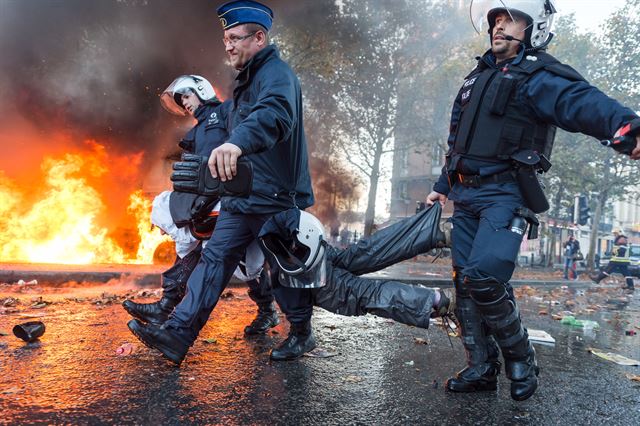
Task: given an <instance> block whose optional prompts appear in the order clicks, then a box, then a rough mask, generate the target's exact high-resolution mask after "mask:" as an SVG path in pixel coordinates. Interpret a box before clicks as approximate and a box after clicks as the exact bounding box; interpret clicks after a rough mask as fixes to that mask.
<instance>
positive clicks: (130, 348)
mask: <svg viewBox="0 0 640 426" xmlns="http://www.w3.org/2000/svg"><path fill="white" fill-rule="evenodd" d="M135 350H136V345H134V344H133V343H123V344H122V345H120V347H119V348H118V349H116V355H118V356H129V355H131V354H132V353H133V352H134V351H135Z"/></svg>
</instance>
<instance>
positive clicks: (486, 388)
mask: <svg viewBox="0 0 640 426" xmlns="http://www.w3.org/2000/svg"><path fill="white" fill-rule="evenodd" d="M446 389H447V391H449V392H455V393H473V392H492V391H496V390H498V382H497V381H496V382H495V383H493V382H490V383H486V384H482V385H472V386H471V387H462V386H460V387H455V386H452V385H450V384H449V383H447V385H446Z"/></svg>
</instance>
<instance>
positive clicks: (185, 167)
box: [171, 154, 253, 197]
mask: <svg viewBox="0 0 640 426" xmlns="http://www.w3.org/2000/svg"><path fill="white" fill-rule="evenodd" d="M208 161H209V158H208V157H202V156H200V155H194V154H182V161H179V162H177V163H174V165H173V170H174V171H173V173H172V174H171V181H172V182H173V190H174V191H180V192H191V193H194V194H199V195H206V196H217V197H222V196H234V197H248V196H249V194H250V193H251V185H252V183H253V167H252V164H251V162H250V161H247V160H243V159H238V163H237V173H236V175H235V176H234V177H233V179H231V180H228V181H226V182H221V181H220V179H218V178H214V177H213V176H211V172H210V171H209V166H208V165H207V162H208Z"/></svg>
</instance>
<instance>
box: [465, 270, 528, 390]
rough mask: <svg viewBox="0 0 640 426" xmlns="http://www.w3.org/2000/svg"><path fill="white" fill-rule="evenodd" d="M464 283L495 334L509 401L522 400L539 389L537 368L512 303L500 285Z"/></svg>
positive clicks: (488, 282)
mask: <svg viewBox="0 0 640 426" xmlns="http://www.w3.org/2000/svg"><path fill="white" fill-rule="evenodd" d="M465 284H467V285H468V287H469V292H470V294H471V297H472V299H473V301H474V302H475V304H476V306H477V308H478V311H479V312H480V314H481V316H482V318H483V320H484V321H485V322H486V324H487V326H488V328H489V329H490V330H491V332H492V334H493V335H494V337H495V339H496V341H497V343H498V346H500V350H501V351H502V356H503V358H504V363H505V371H506V374H507V377H508V378H509V379H510V380H511V398H513V399H515V400H516V401H524V400H525V399H527V398H529V397H531V396H532V395H533V394H534V392H535V391H536V389H537V388H538V377H537V376H538V373H539V369H538V365H537V363H536V358H535V351H534V349H533V346H532V345H531V343H529V336H528V335H527V331H526V330H525V328H524V327H523V326H522V323H521V321H520V314H519V312H518V308H517V307H516V304H515V301H514V300H512V298H511V297H510V296H509V293H508V292H507V289H506V288H505V286H504V285H503V284H501V283H498V282H496V281H491V280H484V281H468V282H465Z"/></svg>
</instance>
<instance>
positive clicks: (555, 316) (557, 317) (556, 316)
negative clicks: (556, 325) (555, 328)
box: [551, 314, 564, 321]
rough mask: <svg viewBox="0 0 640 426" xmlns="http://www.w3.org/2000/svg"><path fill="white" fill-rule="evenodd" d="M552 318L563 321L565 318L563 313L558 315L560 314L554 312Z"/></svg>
mask: <svg viewBox="0 0 640 426" xmlns="http://www.w3.org/2000/svg"><path fill="white" fill-rule="evenodd" d="M551 318H552V319H554V320H556V321H561V320H562V318H564V317H563V316H562V315H558V314H552V315H551Z"/></svg>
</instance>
